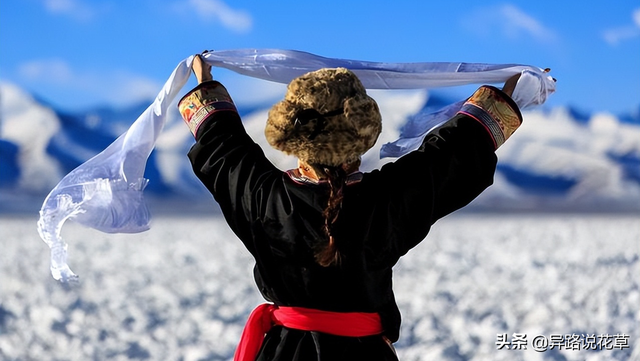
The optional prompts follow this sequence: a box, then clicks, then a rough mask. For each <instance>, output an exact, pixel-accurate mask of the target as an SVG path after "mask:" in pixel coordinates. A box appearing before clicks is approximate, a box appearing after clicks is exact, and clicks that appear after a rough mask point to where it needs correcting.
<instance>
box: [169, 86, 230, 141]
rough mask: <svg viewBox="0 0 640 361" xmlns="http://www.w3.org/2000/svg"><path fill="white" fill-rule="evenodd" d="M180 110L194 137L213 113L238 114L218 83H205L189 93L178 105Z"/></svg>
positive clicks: (225, 90) (223, 88)
mask: <svg viewBox="0 0 640 361" xmlns="http://www.w3.org/2000/svg"><path fill="white" fill-rule="evenodd" d="M178 110H179V111H180V114H181V115H182V118H183V119H184V122H185V123H186V124H187V126H188V127H189V130H190V131H191V133H192V134H193V135H194V136H195V135H196V134H197V132H198V128H199V127H200V125H201V124H202V122H203V121H204V120H205V119H206V118H207V117H208V116H209V115H210V114H211V113H214V112H216V111H218V110H232V111H236V112H237V110H236V108H235V105H234V104H233V100H232V99H231V97H230V96H229V93H228V92H227V89H225V87H224V86H223V85H222V84H220V83H219V82H217V81H210V82H204V83H202V84H200V85H198V86H197V87H196V88H195V89H193V90H192V91H190V92H189V93H187V94H186V95H185V96H184V97H182V99H181V100H180V102H179V103H178Z"/></svg>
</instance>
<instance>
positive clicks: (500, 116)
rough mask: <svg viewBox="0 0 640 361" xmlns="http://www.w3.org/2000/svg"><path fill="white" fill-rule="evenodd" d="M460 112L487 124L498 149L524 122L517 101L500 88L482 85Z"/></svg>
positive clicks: (486, 126)
mask: <svg viewBox="0 0 640 361" xmlns="http://www.w3.org/2000/svg"><path fill="white" fill-rule="evenodd" d="M458 113H462V114H465V115H467V116H470V117H472V118H474V119H475V120H477V121H478V122H480V123H481V124H482V125H484V126H485V128H486V129H487V131H488V132H489V134H491V138H493V143H494V145H495V149H498V148H499V147H500V146H501V145H502V144H504V142H505V141H506V140H507V139H508V138H509V137H510V136H511V134H513V132H515V131H516V129H518V127H519V126H520V124H522V114H520V109H518V106H517V105H516V103H515V102H514V101H513V100H512V99H511V98H510V97H509V96H508V95H506V94H505V93H503V92H502V91H501V90H499V89H498V88H494V87H492V86H482V87H480V88H479V89H478V90H476V92H475V93H473V95H472V96H471V97H470V98H469V99H467V101H466V102H465V103H464V105H463V106H462V108H461V109H460V110H459V111H458Z"/></svg>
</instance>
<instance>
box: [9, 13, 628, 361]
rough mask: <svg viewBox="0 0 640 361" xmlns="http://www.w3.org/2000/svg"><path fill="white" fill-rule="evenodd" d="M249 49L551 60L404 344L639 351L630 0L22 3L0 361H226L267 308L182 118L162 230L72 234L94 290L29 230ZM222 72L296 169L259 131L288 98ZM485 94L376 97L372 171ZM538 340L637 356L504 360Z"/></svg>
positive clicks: (160, 181)
mask: <svg viewBox="0 0 640 361" xmlns="http://www.w3.org/2000/svg"><path fill="white" fill-rule="evenodd" d="M236 48H280V49H295V50H302V51H307V52H311V53H314V54H317V55H321V56H326V57H336V58H345V59H358V60H368V61H388V62H428V61H445V62H450V61H451V62H453V61H463V62H481V63H518V64H527V65H534V66H538V67H541V68H547V67H548V68H551V75H552V76H554V77H555V78H557V79H558V83H557V93H556V94H553V95H552V96H551V97H550V98H549V100H548V101H547V103H545V104H544V105H543V106H540V107H538V108H535V109H531V110H527V111H526V112H524V124H523V125H522V127H521V128H520V129H519V130H518V131H517V132H516V133H515V134H514V135H513V137H512V138H511V139H510V140H509V141H508V142H507V143H506V144H505V145H504V146H502V147H501V148H500V149H499V151H498V157H499V163H498V170H497V173H496V176H495V180H494V185H493V186H492V187H490V188H489V189H488V190H487V191H485V192H484V193H483V194H482V195H481V196H480V197H478V199H476V200H475V201H474V202H473V203H472V204H471V205H470V206H469V207H467V208H465V209H464V210H462V211H461V212H459V213H460V214H459V215H454V216H452V217H451V219H445V220H443V221H442V222H439V223H438V224H436V226H435V227H434V230H433V232H432V235H430V236H429V237H428V238H427V240H429V239H431V241H427V242H423V244H421V245H420V246H419V247H418V248H416V250H415V251H413V252H412V253H410V255H409V256H408V257H407V260H406V261H405V260H402V261H401V263H400V264H399V265H398V269H397V271H396V275H397V278H398V279H397V282H396V284H397V291H398V300H399V303H400V306H401V311H402V312H403V316H404V317H405V323H404V326H403V331H402V332H403V335H404V336H401V341H400V342H399V343H398V344H397V346H398V350H399V354H400V355H401V356H402V359H404V360H426V359H432V358H438V359H446V360H486V359H494V360H499V359H504V360H547V359H551V360H610V359H615V360H627V359H634V358H635V359H638V357H640V356H639V354H638V352H639V351H633V350H634V346H635V345H636V344H637V343H638V338H639V337H640V335H639V333H638V325H639V324H640V320H639V316H638V315H639V312H638V308H639V306H638V305H640V286H639V282H638V276H639V275H640V260H639V259H640V256H639V254H640V242H639V240H640V65H638V64H640V5H639V4H638V3H637V1H632V0H621V1H615V2H611V1H592V2H590V3H589V4H588V6H576V5H575V4H573V3H571V2H568V3H565V2H557V1H553V2H552V1H547V0H542V1H536V2H529V1H485V2H482V3H481V4H480V3H478V4H475V3H471V2H463V1H447V2H430V1H403V0H398V1H394V2H392V3H389V2H376V1H350V2H345V1H323V2H319V3H318V2H301V1H280V2H256V1H242V0H241V1H233V2H231V1H221V0H184V1H180V0H174V1H169V0H160V1H158V0H154V1H152V0H139V1H134V2H118V1H113V0H111V1H109V0H92V1H88V0H22V1H19V2H18V1H12V2H7V1H5V2H3V3H2V4H1V5H0V238H1V239H2V240H1V241H0V242H2V245H3V247H4V251H3V252H2V254H1V255H0V359H3V360H4V359H6V360H66V359H69V360H85V359H92V360H102V359H125V360H126V359H172V360H226V359H229V358H230V357H231V355H232V353H233V347H234V346H235V342H236V340H237V337H238V336H239V332H240V329H241V326H242V323H243V322H244V318H245V317H246V314H248V312H249V311H250V309H251V308H252V307H253V306H254V305H255V304H257V303H259V302H261V300H260V296H259V295H258V294H257V292H256V291H255V289H254V286H253V283H252V280H251V277H250V275H251V267H252V260H251V259H250V257H248V255H247V253H246V252H244V250H243V249H242V247H241V245H240V244H239V242H237V241H236V240H235V239H234V235H233V234H231V233H230V232H229V231H228V230H227V229H226V228H225V225H224V222H223V220H222V219H221V217H220V216H219V214H218V211H217V209H216V205H215V204H214V203H213V201H212V198H211V197H210V196H209V195H208V193H206V190H205V189H204V187H202V186H201V185H200V184H199V183H198V181H197V180H196V179H195V178H194V177H193V175H192V172H191V170H190V166H189V163H188V161H187V158H186V155H185V154H186V152H187V151H188V149H189V147H190V146H191V144H193V138H192V136H191V134H190V133H189V132H188V130H187V129H186V127H185V126H184V125H183V124H182V121H181V119H180V116H179V114H178V113H177V111H176V110H175V107H174V110H173V113H172V114H171V115H170V120H169V123H168V124H167V126H166V128H165V131H164V132H163V134H162V135H161V137H160V139H159V140H158V143H157V146H156V149H155V150H154V152H153V153H152V154H151V156H150V158H149V162H148V164H147V169H146V174H145V177H147V178H148V179H149V180H150V183H149V186H148V187H147V189H146V190H145V197H146V200H147V202H148V203H149V205H150V208H151V211H152V214H153V216H154V221H153V222H154V223H153V224H152V229H151V230H150V231H148V232H145V233H142V234H137V235H105V234H101V233H99V232H96V231H92V230H87V229H84V228H82V227H79V226H78V225H76V224H73V222H69V225H68V226H65V231H64V232H63V235H64V236H65V239H67V240H68V241H69V243H70V247H69V249H70V254H71V255H72V256H71V257H72V258H71V260H70V264H71V266H72V268H73V269H74V270H75V271H77V273H79V274H80V276H81V280H82V282H81V284H80V285H77V286H75V287H68V286H64V285H60V284H58V283H56V282H55V281H53V280H52V278H51V277H50V275H49V273H48V272H49V271H48V257H49V256H48V254H47V253H48V248H47V247H46V245H45V244H44V243H43V242H42V241H41V240H40V239H39V237H38V234H37V231H36V221H37V219H38V210H39V209H40V207H41V205H42V202H43V201H44V198H45V197H46V195H47V194H48V193H49V191H50V190H51V189H52V188H53V187H54V186H55V185H56V184H57V183H58V182H59V181H60V179H61V178H62V177H63V176H64V175H65V174H67V173H68V172H69V171H71V170H72V169H74V168H75V167H77V166H78V165H80V164H81V163H83V162H84V161H86V160H88V159H89V158H91V157H93V156H94V155H96V154H97V153H99V152H100V151H102V150H103V149H104V148H106V147H107V146H108V145H109V144H110V143H111V142H113V141H114V140H115V138H116V137H117V136H119V135H120V134H122V133H123V132H125V131H126V130H127V129H128V127H129V126H130V125H131V124H132V123H133V121H135V120H136V118H137V117H138V116H139V115H140V114H141V113H142V112H143V111H144V109H146V108H147V107H148V106H149V104H151V102H152V101H153V99H154V98H155V96H156V95H157V93H158V91H159V90H160V89H161V87H162V85H163V84H164V82H165V81H166V79H167V78H168V77H169V75H170V74H171V71H172V70H173V69H174V67H175V66H176V65H177V64H178V63H179V62H180V61H181V60H183V59H185V58H186V57H188V56H189V55H191V54H194V53H199V52H201V51H203V50H205V49H207V50H216V49H218V50H223V49H236ZM213 75H214V77H215V78H216V79H218V80H220V81H221V82H223V83H224V84H225V86H226V87H227V88H228V89H229V92H230V94H231V95H232V97H233V98H234V101H235V102H236V104H237V106H238V108H239V111H240V113H241V115H242V117H243V121H244V123H245V126H246V128H247V130H248V132H249V133H250V135H251V136H252V137H253V138H254V140H255V141H256V142H257V143H259V144H260V145H262V146H263V149H265V151H266V153H267V155H268V156H269V157H270V158H271V159H272V161H273V162H274V163H275V164H276V165H278V166H279V167H281V168H282V169H286V168H289V167H292V166H293V164H294V163H293V160H292V159H290V158H288V157H284V156H282V155H280V154H279V153H278V152H276V151H273V150H271V148H270V147H269V146H268V145H267V144H266V141H265V140H264V136H263V134H262V131H263V128H264V123H265V120H266V114H267V111H268V109H269V108H270V106H271V105H272V104H273V103H274V102H276V101H278V100H279V99H280V98H281V97H282V96H283V94H284V91H285V86H284V85H281V84H274V83H270V82H266V81H262V80H257V79H251V78H247V77H243V76H240V75H237V74H234V73H232V72H229V71H226V70H222V69H213ZM194 85H195V79H192V80H191V81H190V83H189V84H187V86H185V88H184V89H183V92H186V91H187V90H188V89H189V88H190V87H192V86H194ZM497 85H499V84H497ZM474 90H475V86H467V87H456V88H446V89H436V90H415V91H372V92H371V95H372V96H373V97H374V98H375V99H376V100H377V101H378V103H379V104H380V108H381V111H382V115H383V127H384V130H383V133H382V135H381V137H380V140H379V141H378V144H376V146H375V147H374V149H372V150H371V151H370V152H368V153H367V154H366V155H365V157H364V159H363V168H364V170H370V169H373V168H377V167H379V166H381V165H382V164H384V163H385V162H388V161H393V159H379V155H378V152H379V149H380V146H381V145H382V144H384V143H386V142H390V141H393V140H395V139H397V137H398V135H399V129H400V127H401V126H402V125H403V124H404V123H405V122H406V121H407V119H409V118H410V117H411V116H412V115H414V114H416V113H418V112H420V111H421V110H425V109H433V110H437V109H438V108H439V107H441V106H443V105H446V104H449V103H452V102H455V101H459V100H461V99H464V98H465V97H467V96H469V95H470V94H471V93H472V92H473V91H474ZM203 235H206V236H203ZM229 240H232V242H229ZM220 250H224V252H223V254H222V255H220V254H219V251H220ZM230 263H232V264H230ZM500 286H501V287H500ZM579 320H582V321H579ZM524 332H529V333H530V334H529V339H531V338H532V337H533V336H534V334H545V335H547V336H548V335H549V334H550V333H562V334H567V333H568V334H571V333H578V334H587V333H598V334H605V333H610V334H615V333H626V334H628V335H630V337H629V346H630V347H628V348H624V347H619V348H617V349H613V348H612V349H611V350H606V349H603V350H590V351H585V350H582V351H572V350H555V351H554V350H551V351H548V352H542V353H540V352H535V351H533V350H531V349H530V350H528V351H524V352H519V353H515V352H508V351H504V350H496V347H495V341H496V339H495V335H496V334H497V333H507V334H509V335H512V334H513V333H524Z"/></svg>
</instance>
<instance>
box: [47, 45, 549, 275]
mask: <svg viewBox="0 0 640 361" xmlns="http://www.w3.org/2000/svg"><path fill="white" fill-rule="evenodd" d="M193 58H194V56H189V57H188V58H186V59H184V60H183V61H181V62H180V63H179V64H178V66H177V67H176V68H175V70H174V71H173V73H172V74H171V76H170V77H169V79H168V80H167V82H166V83H165V84H164V86H163V88H162V90H161V91H160V93H159V94H158V96H157V97H156V99H155V100H154V102H153V103H152V104H151V105H150V106H149V107H148V108H147V109H146V110H145V111H144V112H143V113H142V114H141V115H140V116H139V117H138V119H137V120H136V121H135V122H134V123H133V124H132V125H131V127H130V128H129V129H128V130H127V131H126V132H125V133H124V134H122V135H121V136H120V137H118V138H117V139H116V140H115V141H114V142H113V143H112V144H111V145H109V146H108V147H107V148H106V149H105V150H104V151H102V152H101V153H99V154H97V155H96V156H94V157H93V158H91V159H89V160H88V161H86V162H85V163H83V164H81V165H80V166H78V167H77V168H76V169H74V170H73V171H71V172H70V173H69V174H67V175H66V176H65V177H64V178H63V179H62V180H61V181H60V183H58V185H57V186H56V187H54V188H53V190H52V191H51V192H50V193H49V195H48V196H47V197H46V199H45V201H44V203H43V205H42V208H41V210H40V219H39V220H38V233H39V234H40V237H41V238H42V239H43V240H44V241H45V242H46V243H47V245H49V247H50V248H51V274H52V276H53V278H55V279H56V280H60V281H62V282H68V281H74V280H76V279H77V276H76V275H75V274H74V273H73V272H72V271H71V269H70V268H69V266H68V265H67V244H66V243H65V242H64V241H63V240H62V238H61V236H60V234H61V229H62V226H63V224H64V222H65V221H66V220H67V219H74V220H76V221H77V222H79V223H81V224H83V225H85V226H88V227H91V228H95V229H97V230H100V231H102V232H107V233H136V232H142V231H145V230H147V229H149V220H150V214H149V210H148V208H147V206H146V204H145V202H144V199H143V191H144V188H145V186H146V184H147V182H148V181H147V180H146V179H145V178H144V170H145V167H146V162H147V159H148V157H149V155H150V154H151V151H152V150H153V148H154V146H155V143H156V140H157V139H158V136H159V135H160V133H161V132H162V129H163V127H164V125H165V123H166V119H167V112H168V107H169V105H170V104H171V103H172V102H173V100H174V99H175V98H176V96H177V95H178V93H179V92H180V90H181V89H182V87H183V86H184V85H185V84H186V82H187V80H188V79H189V76H190V73H191V64H192V62H193ZM203 58H204V60H205V61H206V62H207V63H208V64H210V65H212V66H214V67H222V68H227V69H230V70H232V71H235V72H237V73H240V74H244V75H247V76H251V77H256V78H261V79H265V80H270V81H275V82H280V83H289V82H290V81H291V80H292V79H294V78H296V77H298V76H300V75H302V74H305V73H307V72H309V71H313V70H317V69H321V68H335V67H344V68H347V69H350V70H352V71H353V72H354V73H356V75H357V76H358V77H359V78H360V80H361V81H362V84H363V85H364V86H365V88H367V89H418V88H438V87H448V86H458V85H466V84H485V83H501V82H504V81H506V80H507V79H508V78H510V77H511V76H513V75H515V74H518V73H520V74H522V75H521V77H520V79H519V80H518V83H517V85H516V88H515V91H514V93H513V96H512V98H513V99H514V101H515V102H516V103H517V104H518V106H519V107H520V108H521V109H524V108H527V107H529V106H533V105H538V104H542V103H544V102H545V101H546V99H547V97H548V96H549V95H550V94H551V93H553V92H554V91H555V81H554V80H553V79H552V78H551V77H550V76H549V74H548V73H547V72H546V71H545V70H543V69H540V68H537V67H533V66H528V65H518V64H479V63H445V62H437V63H381V62H367V61H359V60H346V59H333V58H325V57H321V56H317V55H313V54H310V53H305V52H300V51H293V50H278V49H239V50H226V51H215V52H209V53H206V54H204V55H203ZM462 103H463V102H458V103H454V104H451V105H449V106H447V107H444V108H443V109H441V110H439V111H437V112H434V113H429V114H417V115H416V116H414V117H413V118H412V119H411V121H410V122H409V123H407V124H406V125H405V126H404V128H403V129H402V133H401V138H400V139H398V140H397V141H395V142H393V143H389V144H385V145H384V146H383V148H382V151H381V156H382V157H386V156H393V157H398V156H401V155H403V154H405V153H407V152H409V151H411V150H413V149H415V148H417V147H418V146H419V144H420V143H421V142H422V139H423V138H424V136H425V135H426V134H427V133H428V131H429V130H430V129H433V128H434V127H436V126H437V125H439V124H441V123H442V122H444V121H446V120H447V119H449V118H450V117H451V116H453V115H454V114H455V113H456V112H457V110H458V109H459V108H460V106H461V105H462Z"/></svg>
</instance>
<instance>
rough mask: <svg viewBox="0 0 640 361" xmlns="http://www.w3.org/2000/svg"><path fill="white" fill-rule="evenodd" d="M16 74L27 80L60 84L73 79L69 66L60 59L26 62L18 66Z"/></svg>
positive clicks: (67, 82)
mask: <svg viewBox="0 0 640 361" xmlns="http://www.w3.org/2000/svg"><path fill="white" fill-rule="evenodd" d="M18 74H19V75H20V76H22V77H24V78H26V79H29V80H33V81H43V82H54V83H58V84H60V85H66V84H69V83H70V82H72V80H73V74H72V70H71V68H70V67H69V65H68V64H67V63H66V62H65V61H63V60H60V59H50V60H34V61H29V62H26V63H24V64H22V65H20V66H19V67H18Z"/></svg>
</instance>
